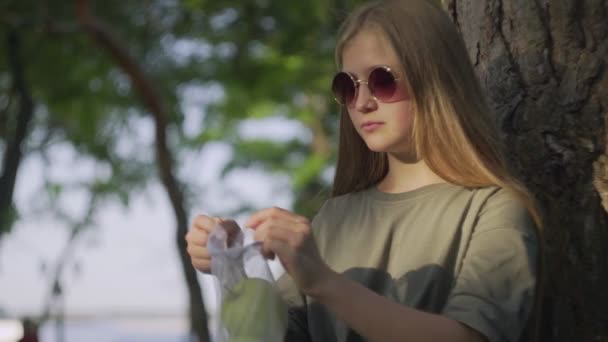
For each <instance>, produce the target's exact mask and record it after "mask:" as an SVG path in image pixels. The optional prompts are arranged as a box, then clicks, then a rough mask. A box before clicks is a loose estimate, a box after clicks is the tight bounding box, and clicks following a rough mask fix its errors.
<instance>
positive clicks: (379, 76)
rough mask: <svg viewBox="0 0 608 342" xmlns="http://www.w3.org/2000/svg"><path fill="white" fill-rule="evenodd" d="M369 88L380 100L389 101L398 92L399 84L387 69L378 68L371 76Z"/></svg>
mask: <svg viewBox="0 0 608 342" xmlns="http://www.w3.org/2000/svg"><path fill="white" fill-rule="evenodd" d="M369 87H370V91H371V92H372V94H374V96H375V97H376V98H377V99H378V100H380V101H388V100H390V99H391V98H392V97H393V95H394V94H395V91H396V90H397V82H396V80H395V76H394V75H393V73H392V72H390V71H389V70H387V69H385V68H377V69H374V70H373V71H372V72H371V73H370V75H369Z"/></svg>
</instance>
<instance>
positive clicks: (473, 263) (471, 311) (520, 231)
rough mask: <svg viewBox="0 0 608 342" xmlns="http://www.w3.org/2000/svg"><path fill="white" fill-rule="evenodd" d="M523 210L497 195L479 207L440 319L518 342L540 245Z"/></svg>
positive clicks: (497, 340)
mask: <svg viewBox="0 0 608 342" xmlns="http://www.w3.org/2000/svg"><path fill="white" fill-rule="evenodd" d="M535 229H536V228H535V223H534V221H533V220H532V217H531V215H530V214H529V212H528V210H527V209H526V207H525V206H524V205H523V204H522V203H521V202H520V201H519V200H517V199H516V197H515V196H514V195H512V194H509V193H507V192H506V191H504V190H499V191H497V192H495V193H494V194H492V195H491V196H489V197H488V199H487V200H486V202H485V204H484V205H483V206H482V208H481V210H480V212H479V215H478V221H477V224H476V225H475V228H474V230H475V231H474V232H473V234H472V235H471V236H472V237H471V239H470V241H469V245H468V248H467V250H466V253H465V255H464V258H463V261H462V265H461V268H460V272H459V273H458V274H457V275H456V278H455V283H454V286H453V288H452V290H451V292H450V294H449V296H448V299H447V303H446V306H445V307H444V309H443V312H442V314H443V315H444V316H447V317H450V318H452V319H455V320H457V321H459V322H461V323H463V324H465V325H467V326H469V327H471V328H473V329H475V330H477V331H478V332H480V333H481V334H483V335H484V336H486V338H487V339H488V340H489V341H490V342H516V341H518V339H519V338H520V335H521V333H522V331H523V330H524V328H525V326H526V323H527V322H528V318H529V316H530V312H531V310H532V307H533V303H534V295H535V293H534V291H535V285H536V278H537V274H536V265H537V263H536V262H537V258H538V250H539V248H538V239H537V234H536V230H535Z"/></svg>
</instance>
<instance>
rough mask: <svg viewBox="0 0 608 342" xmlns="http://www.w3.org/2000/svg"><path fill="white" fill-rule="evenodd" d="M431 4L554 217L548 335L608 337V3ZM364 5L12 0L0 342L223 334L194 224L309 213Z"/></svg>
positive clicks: (5, 41)
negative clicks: (343, 62) (346, 55)
mask: <svg viewBox="0 0 608 342" xmlns="http://www.w3.org/2000/svg"><path fill="white" fill-rule="evenodd" d="M428 1H436V2H438V3H441V4H442V6H443V7H444V9H445V10H446V12H447V13H448V15H449V16H450V17H451V19H452V20H453V22H454V23H455V24H456V26H457V27H458V29H459V30H460V33H461V34H462V36H463V38H464V42H465V45H466V48H467V51H468V53H469V56H470V58H471V61H472V62H473V64H474V67H475V71H476V73H477V76H478V78H479V80H480V82H481V85H482V87H483V89H484V90H485V91H486V92H487V98H488V101H489V104H490V106H491V107H492V109H493V110H494V113H493V114H495V119H496V123H497V125H498V126H499V128H500V137H499V138H500V139H502V140H503V141H504V142H505V143H506V145H507V147H508V158H509V159H510V161H511V164H512V166H513V169H514V171H515V172H517V173H518V176H520V178H521V179H522V181H523V182H524V183H525V184H526V185H527V186H528V188H529V189H530V191H531V192H532V193H533V194H534V195H536V197H537V199H538V201H539V205H540V207H541V210H542V212H543V214H544V218H543V219H544V220H543V221H544V222H543V223H544V226H543V240H544V242H545V264H544V266H545V267H544V273H543V274H544V279H545V284H546V285H545V287H544V292H543V293H542V297H541V299H542V300H541V303H542V310H543V311H542V315H541V339H540V340H541V341H543V342H552V341H563V342H571V341H594V342H596V341H597V342H604V341H608V310H606V308H607V307H608V292H606V291H605V289H606V288H607V287H608V249H606V248H605V246H606V243H608V214H607V212H608V149H607V148H606V137H607V134H606V132H607V130H606V125H607V124H608V21H606V19H605V18H606V16H607V15H608V5H607V4H606V1H600V0H581V1H578V0H546V1H514V0H487V1H478V0H458V1H456V0H441V1H440V0H428ZM361 2H363V1H361V0H305V1H295V0H294V1H275V0H248V1H240V0H238V1H237V0H222V1H217V0H216V1H210V0H182V1H177V0H141V1H87V0H71V1H65V0H64V1H60V0H0V342H6V341H11V342H12V341H15V340H19V339H20V340H21V341H30V342H32V341H45V342H46V341H53V342H55V341H56V342H80V341H93V342H97V341H117V342H123V341H167V342H173V341H210V340H212V338H213V334H214V329H213V327H214V326H215V325H214V324H215V323H216V320H215V318H216V317H215V312H216V307H217V296H216V292H215V285H214V282H213V279H212V278H211V277H209V276H204V275H201V274H197V273H196V272H195V271H194V269H193V268H192V267H191V265H190V262H189V258H188V256H187V254H186V251H185V241H184V236H185V234H186V232H187V230H188V226H189V223H190V221H191V220H192V218H193V217H194V216H195V215H196V214H199V213H204V214H207V215H213V216H223V217H232V218H235V219H236V220H237V221H238V222H241V223H242V222H243V221H244V220H245V219H246V218H247V217H248V215H250V214H251V213H252V212H253V211H255V210H258V209H261V208H265V207H270V206H280V207H283V208H287V209H291V210H294V211H296V212H298V213H300V214H303V215H305V216H308V217H312V215H314V213H315V211H316V210H317V208H318V207H319V206H320V205H321V203H322V202H323V201H324V200H325V199H326V198H327V197H328V194H329V189H330V184H331V182H332V176H333V173H334V170H333V168H332V165H333V164H334V162H335V147H336V142H337V126H338V118H339V114H338V107H337V105H336V104H335V103H334V101H333V99H332V97H331V94H330V89H329V88H330V82H331V78H332V77H333V74H334V72H335V71H336V67H335V63H334V56H333V48H334V44H335V35H336V30H337V28H338V25H339V23H340V22H341V21H342V19H343V18H344V16H345V15H346V13H347V12H348V11H349V10H351V9H352V8H353V7H354V6H355V5H356V4H358V3H361ZM272 267H273V271H274V272H275V274H276V275H278V274H280V273H281V272H282V270H281V268H280V265H277V264H276V263H274V264H273V265H272ZM32 332H34V333H32ZM34 335H37V337H38V338H37V339H36V338H34V337H33V336H34Z"/></svg>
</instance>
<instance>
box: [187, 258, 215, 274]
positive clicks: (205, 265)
mask: <svg viewBox="0 0 608 342" xmlns="http://www.w3.org/2000/svg"><path fill="white" fill-rule="evenodd" d="M192 266H193V267H194V268H196V269H197V270H199V271H201V272H203V273H209V272H211V260H201V259H193V260H192Z"/></svg>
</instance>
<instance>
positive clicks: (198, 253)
mask: <svg viewBox="0 0 608 342" xmlns="http://www.w3.org/2000/svg"><path fill="white" fill-rule="evenodd" d="M186 251H187V252H188V255H190V258H192V259H209V260H211V255H210V254H209V250H208V249H207V248H205V247H201V246H195V245H188V246H187V247H186Z"/></svg>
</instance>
